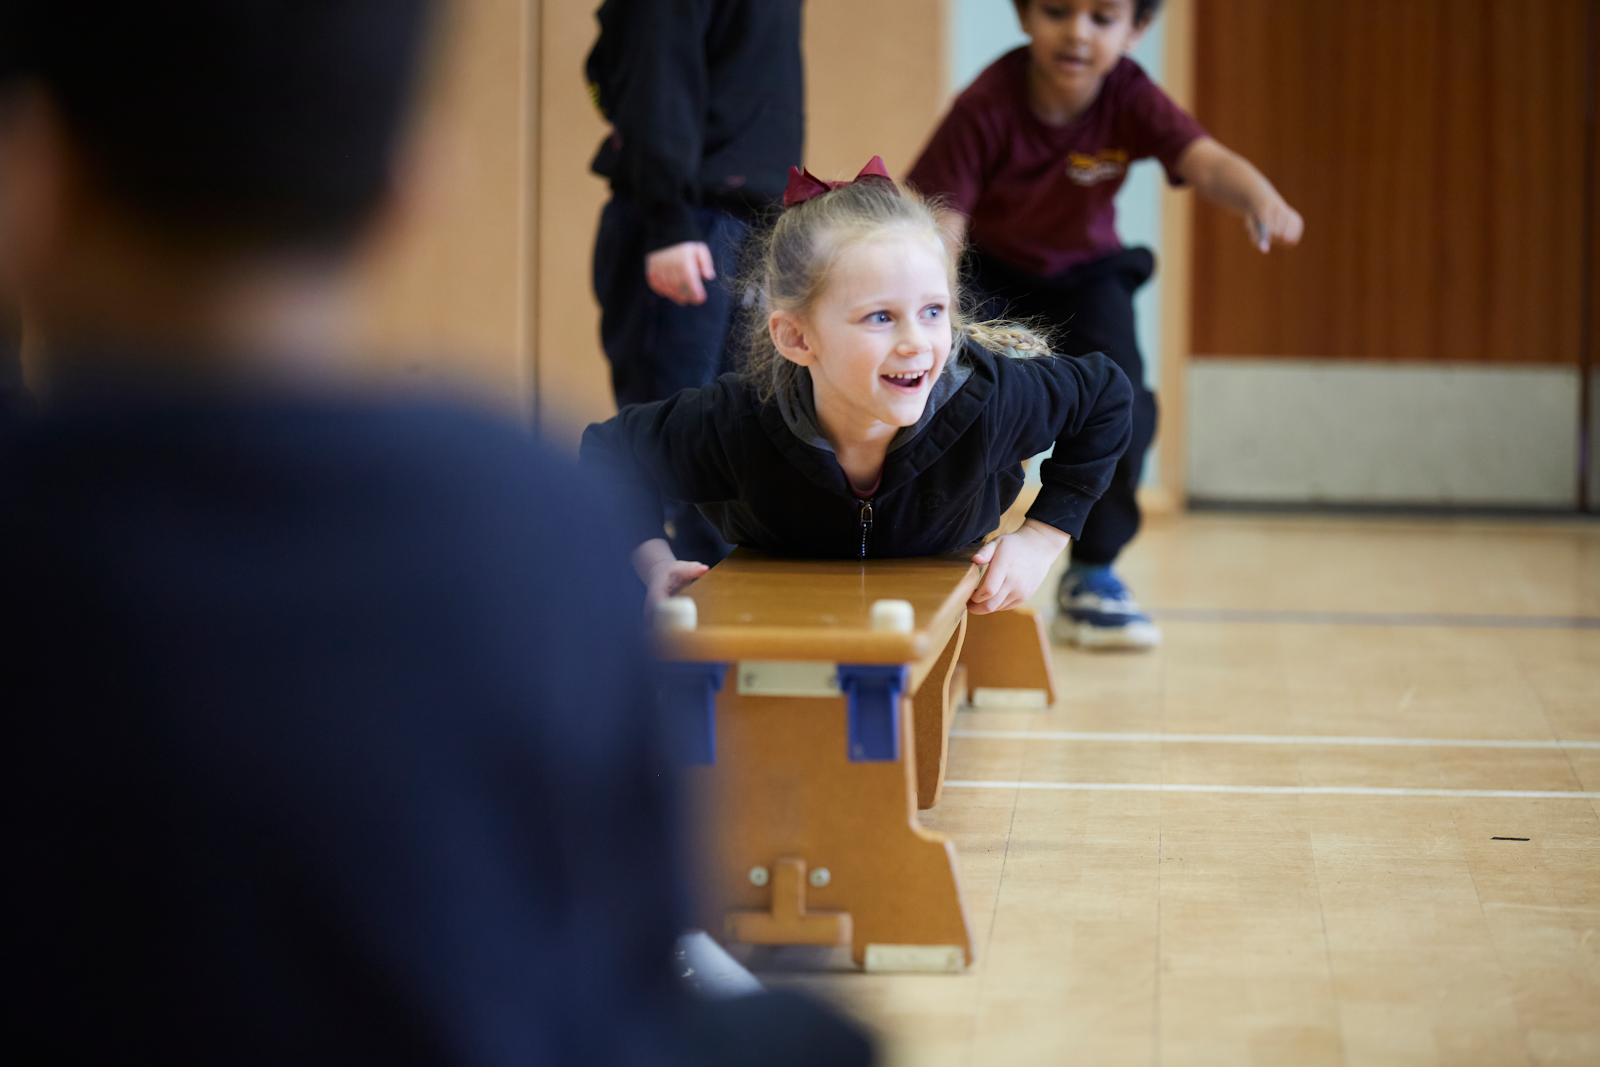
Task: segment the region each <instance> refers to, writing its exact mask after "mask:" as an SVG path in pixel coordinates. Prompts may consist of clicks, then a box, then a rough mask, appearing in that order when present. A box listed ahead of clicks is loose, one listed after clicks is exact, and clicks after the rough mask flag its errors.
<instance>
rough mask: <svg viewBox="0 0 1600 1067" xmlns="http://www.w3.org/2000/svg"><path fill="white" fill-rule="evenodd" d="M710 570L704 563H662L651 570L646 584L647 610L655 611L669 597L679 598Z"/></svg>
mask: <svg viewBox="0 0 1600 1067" xmlns="http://www.w3.org/2000/svg"><path fill="white" fill-rule="evenodd" d="M710 569H711V568H710V567H707V566H706V565H705V564H704V563H694V562H691V561H690V560H686V559H670V560H662V561H660V562H659V563H657V564H656V565H655V566H654V567H652V568H650V576H649V577H648V578H646V579H645V582H644V588H645V593H644V607H645V610H646V611H654V610H655V606H656V605H657V604H659V603H661V601H663V600H665V599H666V598H667V597H669V596H677V595H678V594H679V593H681V592H683V591H684V590H685V589H687V588H689V586H690V584H691V583H693V582H694V580H695V579H696V578H698V577H700V576H701V575H702V574H704V573H705V572H706V571H708V570H710Z"/></svg>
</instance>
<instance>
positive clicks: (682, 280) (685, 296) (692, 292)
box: [644, 241, 717, 306]
mask: <svg viewBox="0 0 1600 1067" xmlns="http://www.w3.org/2000/svg"><path fill="white" fill-rule="evenodd" d="M644 276H645V279H646V280H647V281H648V282H649V283H650V288H651V289H652V290H653V291H655V292H656V293H657V294H658V295H660V296H664V297H666V298H667V299H668V300H670V301H672V302H673V303H674V304H678V305H680V306H681V305H683V304H704V303H705V302H706V287H705V286H704V285H703V284H701V279H702V278H703V279H705V280H706V281H710V280H711V279H713V278H715V277H716V276H717V268H716V266H715V265H714V264H713V263H712V260H711V249H710V248H709V247H707V246H706V243H705V242H704V241H684V242H682V243H681V244H675V245H668V246H667V247H666V248H658V249H656V250H655V251H654V252H651V253H650V254H649V255H647V256H645V257H644Z"/></svg>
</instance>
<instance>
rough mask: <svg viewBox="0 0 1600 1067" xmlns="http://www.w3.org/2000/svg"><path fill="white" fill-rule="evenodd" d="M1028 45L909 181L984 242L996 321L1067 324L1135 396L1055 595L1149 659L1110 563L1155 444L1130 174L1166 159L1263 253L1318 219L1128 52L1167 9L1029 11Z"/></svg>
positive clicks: (978, 90)
mask: <svg viewBox="0 0 1600 1067" xmlns="http://www.w3.org/2000/svg"><path fill="white" fill-rule="evenodd" d="M1015 3H1016V7H1017V15H1018V17H1019V18H1020V19H1021V21H1022V29H1023V31H1024V32H1025V33H1027V35H1028V37H1029V38H1030V39H1031V43H1030V44H1028V45H1027V47H1024V48H1018V49H1016V50H1015V51H1012V52H1009V53H1007V54H1006V55H1003V56H1001V57H1000V58H999V59H997V60H996V61H995V62H994V63H993V64H991V65H990V66H989V68H988V69H987V70H985V71H984V72H983V73H982V74H980V75H978V77H977V79H976V80H975V81H974V82H973V83H972V85H971V86H969V87H968V88H967V90H966V91H965V92H963V93H962V94H961V95H960V96H958V97H957V98H956V100H955V103H954V104H952V105H951V107H950V113H949V114H948V115H946V116H945V119H944V121H943V122H942V123H940V125H939V128H938V129H937V130H936V131H934V134H933V138H932V140H930V141H929V142H928V146H927V147H926V148H925V149H923V152H922V157H921V158H920V159H919V160H917V163H916V165H915V166H914V167H913V168H912V170H911V174H910V182H911V184H913V185H915V186H916V187H917V188H918V189H919V190H920V191H921V192H922V193H924V194H925V195H929V196H942V197H944V198H945V200H946V202H947V204H948V206H949V207H950V208H951V209H953V211H952V215H951V225H952V229H954V230H957V231H964V232H965V233H966V235H967V236H968V237H970V239H971V241H972V267H973V270H974V280H975V281H976V283H977V286H978V288H979V289H981V290H982V291H983V292H984V293H985V294H987V295H988V296H989V297H990V298H991V299H990V301H989V303H988V304H987V305H986V307H985V309H984V311H983V315H984V317H997V316H999V315H1000V314H1002V313H1004V314H1005V315H1006V316H1008V317H1014V318H1022V319H1036V320H1042V321H1043V322H1045V323H1047V324H1049V325H1050V326H1053V327H1055V329H1056V331H1057V334H1058V337H1057V342H1056V343H1057V344H1058V346H1059V347H1060V349H1061V350H1062V351H1064V352H1066V353H1068V354H1069V355H1081V354H1083V353H1086V352H1091V351H1101V352H1104V353H1105V354H1106V355H1108V356H1110V357H1111V359H1112V360H1114V361H1115V362H1116V363H1117V365H1118V366H1120V367H1121V368H1122V369H1123V371H1124V372H1125V373H1126V374H1127V375H1128V378H1129V379H1130V380H1131V381H1132V383H1133V387H1134V405H1133V441H1132V443H1131V444H1130V445H1129V446H1128V451H1127V452H1126V453H1125V454H1124V456H1123V458H1122V461H1121V463H1119V464H1118V466H1117V474H1116V477H1115V479H1113V481H1112V484H1111V487H1110V488H1109V489H1107V490H1106V493H1105V495H1104V496H1103V497H1102V498H1101V499H1100V500H1099V501H1098V502H1097V503H1096V504H1095V506H1094V508H1093V510H1091V511H1090V512H1089V517H1088V520H1087V521H1086V522H1085V523H1084V527H1083V536H1082V537H1081V538H1080V539H1079V540H1078V542H1077V543H1076V544H1074V545H1073V548H1072V564H1071V566H1070V567H1069V568H1068V570H1067V573H1066V574H1065V575H1064V576H1063V578H1062V580H1061V588H1060V589H1059V591H1058V593H1057V598H1058V601H1059V603H1060V606H1061V614H1060V615H1059V616H1057V618H1056V621H1055V624H1054V629H1055V633H1056V636H1057V637H1059V638H1061V639H1063V640H1068V641H1072V642H1074V643H1076V644H1078V645H1081V646H1083V647H1085V648H1117V647H1120V648H1149V647H1151V646H1153V645H1157V644H1160V642H1161V631H1160V630H1159V629H1158V628H1157V627H1156V625H1155V624H1154V623H1152V622H1151V621H1150V619H1149V618H1148V617H1147V616H1146V615H1144V614H1143V613H1142V612H1141V611H1140V610H1139V606H1138V605H1137V604H1136V603H1135V602H1134V601H1133V598H1132V597H1131V596H1129V594H1128V591H1127V589H1126V588H1125V587H1124V586H1123V584H1122V582H1121V581H1120V580H1119V579H1118V578H1117V576H1116V574H1115V572H1114V571H1113V570H1112V567H1111V565H1112V564H1113V563H1114V562H1115V561H1116V558H1117V555H1118V553H1120V552H1121V551H1122V548H1123V546H1124V545H1126V544H1127V543H1128V542H1129V541H1131V540H1132V539H1133V535H1134V534H1135V533H1136V532H1137V531H1138V529H1139V505H1138V502H1137V499H1136V497H1135V491H1136V489H1137V487H1138V484H1139V474H1140V471H1141V469H1142V468H1143V466H1144V454H1145V451H1146V450H1147V449H1148V448H1149V446H1150V440H1151V438H1152V437H1153V436H1154V434H1155V424H1156V402H1155V397H1154V396H1153V395H1152V394H1151V393H1150V391H1149V390H1148V389H1147V388H1145V385H1144V361H1143V360H1142V359H1141V358H1140V355H1139V347H1138V343H1137V340H1136V338H1135V335H1134V319H1133V294H1134V292H1135V290H1137V289H1138V288H1139V287H1140V286H1141V285H1143V284H1144V283H1145V282H1146V281H1148V280H1149V278H1150V275H1151V273H1152V272H1153V270H1154V269H1155V260H1154V257H1153V256H1152V255H1151V254H1150V251H1149V250H1148V249H1145V248H1123V247H1122V243H1121V242H1120V241H1119V240H1118V239H1117V231H1116V207H1115V205H1114V203H1113V198H1114V197H1115V196H1116V194H1117V190H1118V189H1120V188H1121V187H1122V181H1123V178H1124V177H1125V176H1126V175H1127V172H1128V164H1129V163H1130V162H1132V161H1133V160H1136V159H1146V158H1150V157H1154V158H1156V159H1159V160H1160V161H1161V165H1162V166H1163V167H1164V168H1166V172H1167V180H1168V181H1170V182H1171V183H1172V184H1174V185H1180V184H1184V183H1187V184H1189V185H1192V186H1194V188H1195V189H1196V190H1198V191H1199V192H1200V194H1201V195H1202V196H1204V197H1206V198H1207V199H1208V200H1212V201H1214V202H1215V203H1217V204H1219V205H1221V206H1222V207H1225V208H1228V209H1229V210H1231V211H1234V212H1237V213H1238V214H1240V215H1243V216H1244V219H1245V224H1246V229H1247V230H1248V232H1249V234H1250V240H1251V242H1252V243H1254V244H1255V245H1256V246H1257V247H1259V248H1260V249H1261V250H1262V251H1263V252H1265V251H1267V250H1268V249H1269V248H1270V247H1271V243H1272V242H1273V241H1279V242H1282V243H1284V244H1291V245H1292V244H1295V243H1297V242H1298V241H1299V240H1300V233H1301V230H1302V229H1303V226H1304V224H1303V223H1302V221H1301V219H1300V216H1299V215H1298V214H1297V213H1296V212H1295V210H1294V209H1293V208H1291V207H1290V206H1289V205H1288V204H1287V203H1286V202H1285V201H1284V199H1283V197H1281V196H1279V195H1278V191H1277V190H1276V189H1274V188H1273V187H1272V183H1271V182H1269V181H1267V179H1266V178H1265V177H1263V176H1262V174H1261V172H1260V171H1258V170H1256V168H1255V167H1253V166H1251V165H1250V163H1249V161H1248V160H1246V159H1245V158H1244V157H1242V156H1240V155H1238V154H1237V153H1235V152H1231V151H1229V150H1228V149H1226V148H1224V147H1223V146H1222V145H1220V144H1218V143H1217V142H1216V141H1215V140H1213V139H1212V138H1211V137H1209V136H1207V135H1206V131H1205V130H1204V129H1202V128H1201V126H1200V124H1199V123H1198V122H1196V121H1195V120H1194V117H1193V116H1191V115H1190V114H1189V113H1188V112H1186V111H1184V110H1183V109H1182V108H1180V107H1179V106H1178V105H1177V104H1175V103H1173V102H1172V100H1171V98H1169V97H1168V96H1167V95H1166V94H1165V93H1163V92H1162V91H1161V90H1160V89H1159V88H1157V87H1156V85H1155V83H1154V82H1152V81H1151V80H1150V79H1149V78H1148V77H1146V76H1145V73H1144V71H1143V70H1141V69H1140V68H1139V65H1138V64H1137V63H1135V62H1134V61H1133V60H1131V59H1129V58H1127V56H1126V55H1125V53H1126V52H1128V51H1129V50H1130V49H1132V48H1133V46H1134V45H1135V44H1137V43H1138V41H1139V38H1140V37H1141V36H1142V35H1143V34H1144V31H1145V29H1146V28H1148V27H1149V25H1150V20H1151V19H1152V18H1153V17H1154V16H1155V13H1156V9H1157V8H1158V7H1159V6H1160V3H1161V0H1015Z"/></svg>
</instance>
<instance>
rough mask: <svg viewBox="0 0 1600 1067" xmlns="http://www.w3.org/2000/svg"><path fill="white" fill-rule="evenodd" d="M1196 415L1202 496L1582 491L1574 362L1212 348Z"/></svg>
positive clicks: (1194, 391)
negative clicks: (1368, 357) (1247, 354)
mask: <svg viewBox="0 0 1600 1067" xmlns="http://www.w3.org/2000/svg"><path fill="white" fill-rule="evenodd" d="M1187 421H1188V433H1189V439H1188V454H1189V471H1188V476H1189V477H1188V491H1189V495H1190V497H1191V498H1193V499H1194V500H1196V501H1201V502H1211V503H1230V502H1234V503H1258V504H1268V503H1279V504H1350V505H1420V506H1444V507H1450V508H1456V509H1459V508H1487V509H1507V508H1509V509H1527V510H1530V511H1542V510H1558V509H1572V508H1574V507H1575V506H1576V504H1577V476H1578V462H1577V449H1578V374H1577V370H1576V368H1572V367H1561V366H1543V365H1536V366H1526V367H1519V366H1491V367H1484V366H1479V365H1463V364H1437V365H1436V364H1399V365H1397V364H1379V363H1370V362H1366V361H1338V360H1299V359H1224V358H1212V357H1201V358H1197V359H1195V360H1194V361H1193V362H1192V363H1191V364H1190V367H1189V399H1188V419H1187Z"/></svg>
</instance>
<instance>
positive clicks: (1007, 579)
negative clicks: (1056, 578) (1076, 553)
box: [967, 519, 1072, 615]
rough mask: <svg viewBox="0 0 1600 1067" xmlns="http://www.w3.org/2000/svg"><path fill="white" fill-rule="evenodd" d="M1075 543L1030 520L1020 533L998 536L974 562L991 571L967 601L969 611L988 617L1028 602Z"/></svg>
mask: <svg viewBox="0 0 1600 1067" xmlns="http://www.w3.org/2000/svg"><path fill="white" fill-rule="evenodd" d="M1071 540H1072V538H1070V537H1068V536H1067V535H1066V534H1064V533H1062V532H1061V531H1060V530H1058V529H1056V528H1055V527H1054V526H1046V525H1045V524H1044V523H1042V522H1039V521H1038V520H1037V519H1029V520H1028V521H1027V522H1025V523H1023V524H1022V528H1021V529H1020V530H1018V531H1017V532H1016V533H1009V534H1006V535H1005V536H1004V537H996V538H995V539H994V540H993V541H990V542H989V543H988V544H986V545H984V546H983V547H982V548H981V549H979V550H978V554H977V555H975V556H973V557H972V562H974V563H987V564H988V565H989V569H988V570H987V571H985V572H984V575H983V581H981V582H979V583H978V588H977V589H975V590H973V592H972V599H971V600H968V601H967V610H968V611H970V612H972V613H973V614H974V615H987V614H988V613H989V612H991V611H1008V610H1010V609H1011V608H1014V607H1016V606H1017V605H1018V604H1021V603H1022V602H1023V601H1024V600H1027V599H1028V598H1029V597H1031V596H1032V595H1033V594H1034V591H1035V590H1037V589H1038V588H1039V585H1040V583H1042V582H1043V581H1044V579H1045V575H1047V574H1049V573H1050V565H1051V564H1052V563H1054V562H1055V561H1056V557H1057V556H1059V555H1061V552H1062V550H1063V549H1065V548H1066V547H1067V544H1068V543H1069V542H1070V541H1071Z"/></svg>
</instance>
